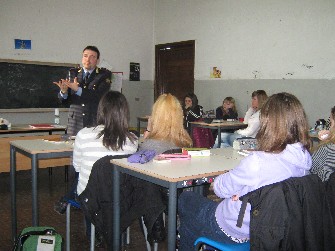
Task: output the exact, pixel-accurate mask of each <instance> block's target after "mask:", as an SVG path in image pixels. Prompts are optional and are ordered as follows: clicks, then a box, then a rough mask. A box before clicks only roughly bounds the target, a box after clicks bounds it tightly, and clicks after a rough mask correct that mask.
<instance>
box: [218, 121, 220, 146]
mask: <svg viewBox="0 0 335 251" xmlns="http://www.w3.org/2000/svg"><path fill="white" fill-rule="evenodd" d="M220 147H221V128H220V126H218V148H220Z"/></svg>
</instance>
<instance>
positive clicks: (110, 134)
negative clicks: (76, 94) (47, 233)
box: [54, 91, 138, 214]
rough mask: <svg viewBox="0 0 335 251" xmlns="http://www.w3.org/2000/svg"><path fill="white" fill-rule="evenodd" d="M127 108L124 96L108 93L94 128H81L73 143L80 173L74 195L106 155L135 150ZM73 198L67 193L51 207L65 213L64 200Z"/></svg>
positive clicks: (74, 157) (75, 165) (127, 152)
mask: <svg viewBox="0 0 335 251" xmlns="http://www.w3.org/2000/svg"><path fill="white" fill-rule="evenodd" d="M129 118H130V115H129V108H128V102H127V100H126V98H125V96H124V95H123V94H122V93H120V92H116V91H109V92H107V93H106V94H105V95H104V96H103V97H102V98H101V100H100V102H99V106H98V112H97V123H98V126H96V127H85V128H83V129H81V130H80V131H79V132H78V134H77V136H76V140H75V143H74V150H73V166H74V168H75V170H76V172H78V173H79V178H78V185H76V184H74V185H75V186H76V187H77V189H76V192H77V195H79V194H81V193H82V192H83V191H84V189H85V188H86V185H87V182H88V179H89V177H90V174H91V170H92V166H93V164H94V163H95V162H96V161H97V160H98V159H100V158H102V157H104V156H106V155H124V154H132V153H135V152H136V151H137V148H138V139H137V137H136V136H135V135H134V134H132V133H130V132H129V130H128V123H129ZM74 198H75V191H72V192H71V191H70V192H69V193H68V194H66V195H65V196H64V197H63V198H61V199H60V200H59V201H57V203H56V204H55V205H54V209H55V211H56V212H58V213H59V214H63V213H64V212H65V210H66V206H67V200H68V199H74Z"/></svg>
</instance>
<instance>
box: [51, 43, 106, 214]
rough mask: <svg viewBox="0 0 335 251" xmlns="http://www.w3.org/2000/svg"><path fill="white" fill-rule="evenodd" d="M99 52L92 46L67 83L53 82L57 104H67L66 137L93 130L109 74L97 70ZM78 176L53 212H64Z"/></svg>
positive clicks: (73, 70) (103, 70) (84, 54)
mask: <svg viewBox="0 0 335 251" xmlns="http://www.w3.org/2000/svg"><path fill="white" fill-rule="evenodd" d="M99 58H100V52H99V50H98V48H97V47H96V46H91V45H90V46H86V47H85V49H84V50H83V57H82V60H81V62H82V67H79V68H73V69H71V70H70V71H69V77H68V79H61V80H60V81H59V82H54V84H55V85H57V86H58V87H59V88H60V92H59V94H58V97H59V100H60V101H61V102H62V103H63V104H70V109H69V114H68V124H67V134H69V135H70V136H76V135H77V133H78V131H80V130H81V129H83V128H84V127H93V126H96V125H97V124H96V117H97V110H98V104H99V101H100V99H101V97H102V96H103V95H104V94H105V93H106V92H108V91H109V90H110V86H111V72H110V71H109V70H107V69H104V68H98V67H97V64H98V63H99ZM77 183H78V173H76V175H75V180H74V182H73V184H72V186H71V189H70V190H69V191H68V193H67V194H66V195H65V196H63V197H62V198H60V200H59V201H57V202H56V203H55V206H54V209H55V211H57V212H58V213H60V214H63V213H64V212H65V210H66V206H67V200H68V199H75V197H76V190H77Z"/></svg>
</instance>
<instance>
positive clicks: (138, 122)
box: [137, 119, 141, 135]
mask: <svg viewBox="0 0 335 251" xmlns="http://www.w3.org/2000/svg"><path fill="white" fill-rule="evenodd" d="M137 132H138V134H139V135H140V134H141V121H140V119H137Z"/></svg>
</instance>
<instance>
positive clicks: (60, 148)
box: [10, 139, 73, 154]
mask: <svg viewBox="0 0 335 251" xmlns="http://www.w3.org/2000/svg"><path fill="white" fill-rule="evenodd" d="M10 144H11V145H12V146H15V147H17V148H19V149H21V150H24V151H26V152H28V153H30V154H38V153H54V152H72V151H73V144H72V143H71V142H63V141H49V140H43V139H32V140H13V141H10Z"/></svg>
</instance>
